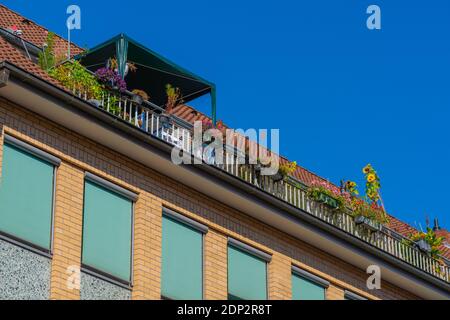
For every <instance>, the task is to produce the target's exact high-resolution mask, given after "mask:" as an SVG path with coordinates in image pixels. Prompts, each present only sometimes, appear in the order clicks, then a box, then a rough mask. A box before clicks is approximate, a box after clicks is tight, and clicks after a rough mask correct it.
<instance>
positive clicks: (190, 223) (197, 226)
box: [160, 207, 209, 301]
mask: <svg viewBox="0 0 450 320" xmlns="http://www.w3.org/2000/svg"><path fill="white" fill-rule="evenodd" d="M164 217H167V218H169V219H172V220H175V221H177V222H179V223H180V224H182V225H185V226H186V227H190V228H192V229H194V230H196V231H197V232H199V233H200V234H201V235H202V248H201V250H202V263H201V265H202V300H204V299H205V295H206V292H205V280H206V279H205V260H206V259H205V237H206V234H207V233H208V232H209V227H208V226H206V225H204V224H202V223H200V222H197V221H195V220H193V219H191V218H188V217H186V216H184V215H182V214H180V213H178V212H176V211H174V210H172V209H169V208H167V207H163V208H162V216H161V219H164ZM161 221H162V220H161ZM161 241H162V230H161ZM162 254H163V253H162V247H161V274H160V279H161V299H162V300H169V301H173V300H174V299H173V298H171V297H167V296H164V295H163V294H162Z"/></svg>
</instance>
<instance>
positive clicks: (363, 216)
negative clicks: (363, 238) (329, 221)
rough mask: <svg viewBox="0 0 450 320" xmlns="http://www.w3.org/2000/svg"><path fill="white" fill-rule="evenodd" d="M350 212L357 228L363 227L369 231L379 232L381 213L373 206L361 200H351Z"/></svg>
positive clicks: (379, 209) (381, 221)
mask: <svg viewBox="0 0 450 320" xmlns="http://www.w3.org/2000/svg"><path fill="white" fill-rule="evenodd" d="M351 206H352V209H353V210H352V212H353V217H354V219H355V224H356V225H357V226H361V227H364V228H365V229H367V230H370V231H381V229H382V223H383V222H384V221H383V220H382V216H383V212H382V210H381V208H379V207H377V206H376V205H374V204H368V203H367V202H366V201H364V200H362V199H357V198H354V199H353V200H352V205H351Z"/></svg>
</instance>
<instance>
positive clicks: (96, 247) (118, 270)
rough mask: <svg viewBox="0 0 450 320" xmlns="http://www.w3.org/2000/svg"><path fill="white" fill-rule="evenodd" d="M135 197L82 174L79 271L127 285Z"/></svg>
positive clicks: (109, 184)
mask: <svg viewBox="0 0 450 320" xmlns="http://www.w3.org/2000/svg"><path fill="white" fill-rule="evenodd" d="M136 199H137V195H135V194H134V193H131V192H130V191H128V190H125V189H122V188H120V187H118V186H115V185H113V184H111V183H110V182H108V181H106V180H103V179H101V178H99V177H96V176H94V175H91V174H89V173H87V174H86V180H85V185H84V214H83V254H82V263H83V267H85V268H87V269H89V270H90V271H94V272H99V273H101V274H105V275H106V276H111V277H113V278H114V279H117V280H119V281H121V282H123V283H125V284H130V283H131V250H132V228H133V203H134V201H136Z"/></svg>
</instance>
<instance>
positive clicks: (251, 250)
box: [227, 237, 272, 301]
mask: <svg viewBox="0 0 450 320" xmlns="http://www.w3.org/2000/svg"><path fill="white" fill-rule="evenodd" d="M230 247H233V248H235V249H238V250H241V251H243V252H245V253H247V254H249V255H251V256H254V257H255V258H257V259H260V260H263V261H264V262H265V266H266V299H265V300H269V299H270V297H269V292H270V290H269V263H270V262H271V261H272V255H271V254H269V253H266V252H264V251H262V250H259V249H256V248H255V247H252V246H250V245H248V244H246V243H244V242H241V241H239V240H236V239H234V238H231V237H229V238H228V243H227V300H230V290H229V289H230V276H229V270H230V259H229V249H230ZM233 297H235V298H236V299H237V300H242V301H246V300H245V299H242V298H241V297H238V296H234V295H233Z"/></svg>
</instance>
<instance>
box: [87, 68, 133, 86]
mask: <svg viewBox="0 0 450 320" xmlns="http://www.w3.org/2000/svg"><path fill="white" fill-rule="evenodd" d="M95 76H96V77H97V78H98V79H99V80H100V81H102V82H104V83H107V84H109V85H111V86H113V87H114V86H115V87H117V88H118V89H119V91H120V92H125V91H127V83H126V82H125V80H124V79H122V77H121V76H120V75H119V74H118V73H117V72H115V71H114V70H111V69H109V68H100V69H98V70H97V71H96V72H95Z"/></svg>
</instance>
